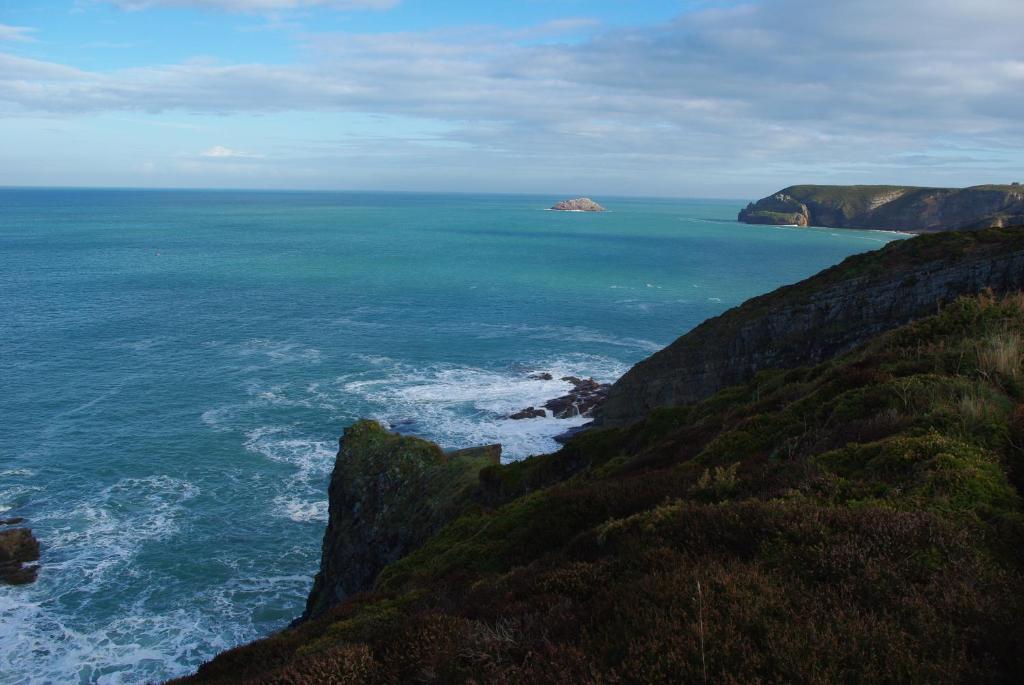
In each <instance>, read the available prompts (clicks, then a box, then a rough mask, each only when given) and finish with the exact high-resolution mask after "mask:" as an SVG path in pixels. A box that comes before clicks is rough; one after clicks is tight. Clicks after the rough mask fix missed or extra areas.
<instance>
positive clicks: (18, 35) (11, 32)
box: [0, 24, 35, 43]
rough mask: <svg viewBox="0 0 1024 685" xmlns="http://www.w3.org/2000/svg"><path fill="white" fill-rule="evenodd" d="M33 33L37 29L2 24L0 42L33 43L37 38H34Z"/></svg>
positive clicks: (0, 26) (0, 25)
mask: <svg viewBox="0 0 1024 685" xmlns="http://www.w3.org/2000/svg"><path fill="white" fill-rule="evenodd" d="M33 33H35V29H33V28H29V27H28V26H11V25H9V24H0V40H10V41H21V42H25V43H28V42H33V41H35V38H33V37H32V34H33Z"/></svg>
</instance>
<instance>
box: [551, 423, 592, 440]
mask: <svg viewBox="0 0 1024 685" xmlns="http://www.w3.org/2000/svg"><path fill="white" fill-rule="evenodd" d="M593 425H594V422H593V421H591V422H590V423H585V424H583V425H582V426H573V427H572V428H570V429H569V430H567V431H565V432H564V433H559V434H558V435H556V436H555V437H554V440H555V442H557V443H559V444H561V445H564V444H565V443H567V442H569V441H570V440H572V439H573V438H574V437H576V436H577V435H579V434H580V433H582V432H583V431H585V430H588V429H590V428H592V427H593Z"/></svg>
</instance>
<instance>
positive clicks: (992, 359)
mask: <svg viewBox="0 0 1024 685" xmlns="http://www.w3.org/2000/svg"><path fill="white" fill-rule="evenodd" d="M978 370H979V371H980V372H981V373H982V375H984V376H985V377H986V378H990V379H996V378H1003V379H1008V380H1013V381H1019V380H1020V378H1021V374H1022V370H1024V340H1022V339H1021V336H1020V334H1019V333H1017V332H1016V331H1002V332H1000V333H995V334H993V335H990V336H988V337H987V338H985V339H984V340H983V341H982V342H981V344H980V345H979V346H978Z"/></svg>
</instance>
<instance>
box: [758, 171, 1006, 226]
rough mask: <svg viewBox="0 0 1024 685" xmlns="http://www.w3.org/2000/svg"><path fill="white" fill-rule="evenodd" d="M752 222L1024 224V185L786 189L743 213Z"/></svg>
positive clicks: (816, 186) (793, 223)
mask: <svg viewBox="0 0 1024 685" xmlns="http://www.w3.org/2000/svg"><path fill="white" fill-rule="evenodd" d="M738 218H739V220H740V221H741V222H744V223H748V224H772V225H794V226H824V227H830V228H864V229H876V230H894V231H906V232H909V233H935V232H938V231H962V230H974V229H978V228H990V227H1001V226H1015V225H1022V224H1024V186H1021V185H1019V184H1016V183H1014V184H1010V185H983V186H972V187H970V188H917V187H913V186H819V185H800V186H790V187H788V188H784V189H782V190H780V191H779V192H777V193H775V194H773V195H770V196H769V197H766V198H763V199H761V200H758V201H757V202H752V203H750V204H749V205H747V206H746V207H745V208H744V209H743V210H741V211H740V213H739V217H738Z"/></svg>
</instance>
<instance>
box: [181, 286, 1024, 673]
mask: <svg viewBox="0 0 1024 685" xmlns="http://www.w3.org/2000/svg"><path fill="white" fill-rule="evenodd" d="M1022 357H1024V299H1022V298H1021V297H1012V298H1009V299H1006V300H995V299H993V298H986V297H980V298H974V299H964V300H960V301H958V302H957V303H955V304H952V305H950V306H948V307H947V308H946V309H944V310H943V312H942V313H941V314H940V315H938V316H934V317H931V318H928V319H924V320H921V321H919V322H917V323H915V324H913V325H911V326H908V327H904V328H901V329H899V330H897V331H894V332H893V333H891V334H888V335H886V336H883V337H881V338H879V339H877V340H875V341H874V342H872V343H871V344H869V345H867V346H866V347H864V348H861V349H859V350H857V351H855V352H853V353H851V354H849V355H846V356H844V357H842V358H840V359H837V360H833V361H831V362H828V363H825V364H822V365H819V366H816V367H813V368H804V369H796V370H791V371H776V372H766V373H762V374H761V375H759V376H758V377H757V378H756V379H755V380H754V381H753V382H751V383H750V384H748V385H746V386H739V387H735V388H731V389H728V390H725V391H723V392H721V393H719V394H718V395H716V396H714V397H712V398H711V399H709V400H707V401H705V402H702V403H700V404H696V405H690V406H687V407H681V408H675V409H669V410H659V411H657V412H655V413H654V414H653V415H651V416H650V417H649V418H648V419H647V420H646V421H644V422H641V423H640V424H637V425H635V426H632V427H630V428H625V429H610V430H606V431H601V432H595V433H591V434H585V435H583V436H581V437H580V438H579V439H578V440H576V441H575V442H574V443H571V444H570V445H569V446H567V447H566V449H564V450H563V451H562V452H560V453H558V454H556V455H550V456H545V457H535V458H533V459H529V460H526V461H524V462H521V463H518V464H513V465H509V466H503V467H492V468H490V469H485V471H484V473H483V474H482V487H483V488H484V491H485V494H486V496H487V498H488V499H489V501H490V503H491V504H492V505H493V506H491V507H488V508H481V509H479V510H477V511H474V512H472V513H470V514H468V515H465V516H463V517H462V518H460V519H458V520H457V521H455V522H454V523H452V524H450V525H449V526H448V527H446V528H445V529H444V530H442V532H441V533H440V534H438V535H437V536H435V537H434V538H432V539H431V540H430V541H429V542H428V543H427V544H426V546H425V547H423V548H422V549H421V550H419V551H418V552H416V553H414V554H412V555H410V556H409V557H406V558H405V559H403V560H401V561H399V562H397V563H396V564H393V565H392V566H390V567H388V568H387V569H386V570H385V572H384V573H383V574H382V575H381V577H380V578H379V580H378V583H377V589H376V590H375V591H374V592H372V593H368V594H366V595H363V596H361V597H359V598H356V599H355V600H354V601H350V602H349V603H347V604H345V605H343V606H342V607H339V608H337V609H335V610H333V611H332V612H331V613H330V614H329V615H328V616H326V617H324V618H322V619H319V620H317V621H314V622H311V623H309V624H306V625H304V626H303V627H301V628H299V629H298V630H293V631H288V632H285V633H282V634H279V635H277V636H274V637H272V638H269V639H266V640H263V641H260V642H256V643H253V644H252V645H249V646H246V647H242V648H239V649H236V650H232V651H230V652H227V653H225V654H223V655H221V656H220V657H219V658H217V659H216V660H215V661H213V662H212V663H210V664H208V665H207V666H205V667H204V668H203V669H202V670H201V672H200V674H199V676H198V677H197V678H196V679H195V682H210V683H214V682H242V681H249V680H252V681H255V682H276V683H300V682H338V683H344V682H351V683H362V682H367V683H375V682H381V683H384V682H415V681H423V682H430V681H437V682H467V681H468V680H469V679H473V680H475V682H481V683H483V682H487V683H502V682H506V683H536V682H609V683H612V682H665V683H669V682H691V681H697V682H700V681H702V680H703V679H704V678H705V676H706V678H707V680H708V681H711V682H719V683H721V682H733V683H739V682H838V681H844V682H857V681H870V682H875V681H879V682H880V681H901V682H929V683H932V682H950V683H952V682H968V681H986V682H1000V681H1003V682H1020V679H1021V678H1022V677H1024V662H1022V659H1024V657H1022V654H1021V653H1020V650H1019V645H1020V644H1024V629H1022V620H1021V616H1022V610H1024V583H1022V576H1021V568H1022V549H1024V547H1022V545H1021V542H1022V541H1024V522H1022V521H1024V519H1022V508H1021V498H1020V494H1019V488H1020V487H1021V485H1022V482H1024V477H1022V476H1024V458H1022V446H1024V404H1022V401H1024V368H1022ZM569 474H574V475H569Z"/></svg>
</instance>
